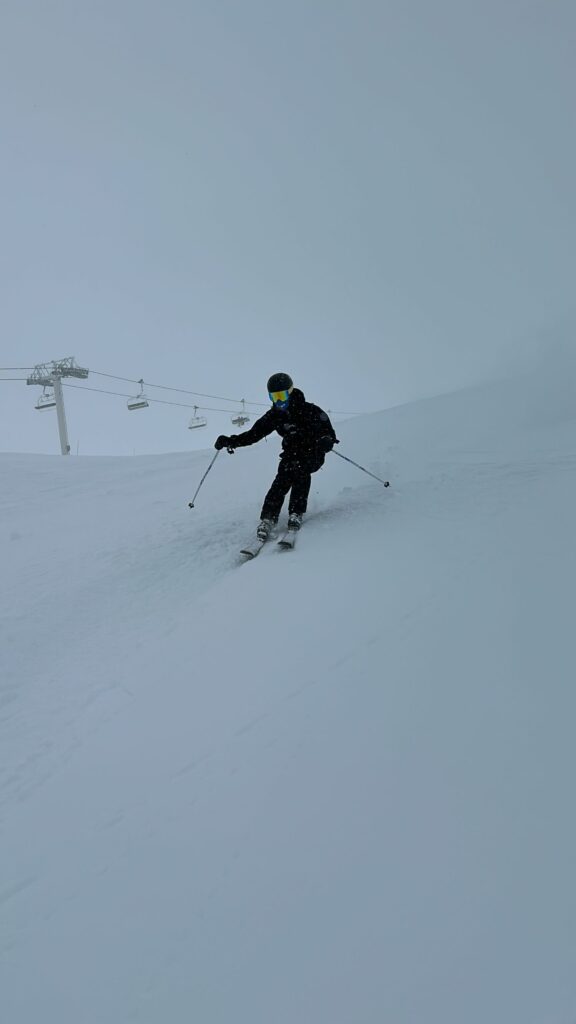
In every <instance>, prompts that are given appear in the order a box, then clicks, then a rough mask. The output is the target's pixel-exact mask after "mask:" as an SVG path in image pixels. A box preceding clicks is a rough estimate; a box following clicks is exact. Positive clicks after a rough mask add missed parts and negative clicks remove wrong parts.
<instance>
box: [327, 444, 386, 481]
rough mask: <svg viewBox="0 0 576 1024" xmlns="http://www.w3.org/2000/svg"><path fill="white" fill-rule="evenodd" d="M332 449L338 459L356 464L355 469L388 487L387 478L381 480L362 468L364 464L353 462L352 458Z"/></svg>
mask: <svg viewBox="0 0 576 1024" xmlns="http://www.w3.org/2000/svg"><path fill="white" fill-rule="evenodd" d="M332 451H333V453H334V455H337V456H338V458H339V459H346V462H351V463H352V465H353V466H356V469H361V470H362V472H363V473H368V476H373V477H374V479H375V480H378V482H379V483H381V484H384V487H390V481H389V480H381V479H380V477H379V476H376V474H375V473H371V472H370V470H369V469H364V466H360V465H359V464H358V463H357V462H354V459H349V458H348V456H347V455H342V454H341V453H340V452H335V451H334V449H332Z"/></svg>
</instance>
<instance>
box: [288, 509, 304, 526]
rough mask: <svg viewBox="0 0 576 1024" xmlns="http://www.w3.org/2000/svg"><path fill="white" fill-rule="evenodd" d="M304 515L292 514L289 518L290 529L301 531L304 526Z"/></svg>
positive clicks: (299, 513)
mask: <svg viewBox="0 0 576 1024" xmlns="http://www.w3.org/2000/svg"><path fill="white" fill-rule="evenodd" d="M303 518H304V517H303V515H302V513H301V512H291V513H290V515H289V516H288V529H289V530H299V529H300V527H301V526H302V519H303Z"/></svg>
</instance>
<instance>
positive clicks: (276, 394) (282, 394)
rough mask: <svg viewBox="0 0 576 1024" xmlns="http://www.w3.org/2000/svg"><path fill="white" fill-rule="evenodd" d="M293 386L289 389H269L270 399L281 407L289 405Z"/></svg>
mask: <svg viewBox="0 0 576 1024" xmlns="http://www.w3.org/2000/svg"><path fill="white" fill-rule="evenodd" d="M292 390H293V389H292V388H288V390H287V391H269V392H268V394H269V395H270V399H271V401H272V402H274V405H279V406H280V408H281V409H282V408H284V407H285V406H286V405H288V399H289V398H290V395H291V393H292Z"/></svg>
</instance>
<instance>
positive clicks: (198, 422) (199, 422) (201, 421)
mask: <svg viewBox="0 0 576 1024" xmlns="http://www.w3.org/2000/svg"><path fill="white" fill-rule="evenodd" d="M197 412H198V406H197V405H195V406H194V415H193V416H192V418H191V419H190V423H189V424H188V430H196V428H197V427H205V426H206V425H207V423H208V420H207V419H206V417H205V416H198V415H197Z"/></svg>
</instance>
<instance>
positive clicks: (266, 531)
mask: <svg viewBox="0 0 576 1024" xmlns="http://www.w3.org/2000/svg"><path fill="white" fill-rule="evenodd" d="M275 526H276V520H275V519H261V520H260V522H259V523H258V526H257V528H256V536H257V537H258V540H268V537H269V536H270V534H271V533H272V530H273V529H274V527H275Z"/></svg>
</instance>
